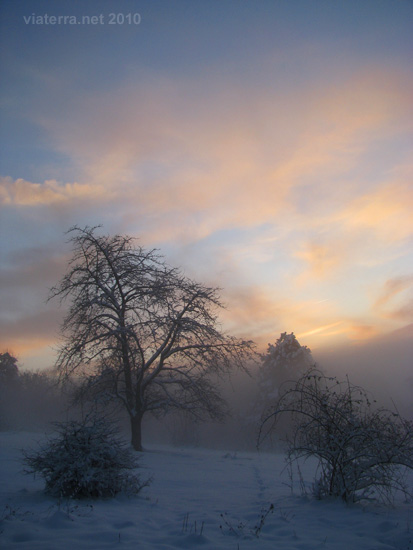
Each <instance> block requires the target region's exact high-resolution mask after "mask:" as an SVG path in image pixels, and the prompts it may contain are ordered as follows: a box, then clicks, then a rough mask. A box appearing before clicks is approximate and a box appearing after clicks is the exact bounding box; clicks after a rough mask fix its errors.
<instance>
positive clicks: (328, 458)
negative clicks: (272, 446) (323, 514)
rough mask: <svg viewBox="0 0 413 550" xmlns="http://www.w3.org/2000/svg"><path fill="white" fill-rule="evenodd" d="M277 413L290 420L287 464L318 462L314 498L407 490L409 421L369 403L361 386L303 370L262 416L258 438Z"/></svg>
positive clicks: (411, 464) (411, 451)
mask: <svg viewBox="0 0 413 550" xmlns="http://www.w3.org/2000/svg"><path fill="white" fill-rule="evenodd" d="M281 413H288V414H291V415H292V418H293V422H294V429H293V434H292V436H291V438H290V439H289V440H288V451H287V460H288V462H289V464H290V466H291V465H292V464H293V463H294V462H296V461H297V460H299V459H307V458H309V457H315V458H316V459H317V461H318V468H317V473H316V478H315V481H314V486H313V491H314V494H315V496H317V497H318V498H324V497H327V496H332V497H341V498H342V499H343V500H345V501H346V502H350V501H351V502H355V501H358V500H362V499H370V498H380V499H382V500H391V497H392V494H393V490H395V489H400V490H403V491H404V492H405V493H407V487H406V486H405V484H404V483H403V473H404V471H405V469H406V468H407V469H413V423H412V422H409V421H407V420H405V419H403V418H401V417H400V415H399V414H398V413H397V411H394V412H393V411H389V410H387V409H383V408H379V407H377V406H376V405H374V403H371V401H370V399H369V397H368V394H367V392H366V391H365V390H364V389H362V388H360V387H358V386H355V385H353V384H351V383H350V382H349V381H348V380H347V381H346V382H339V381H338V380H337V379H336V378H328V377H326V376H324V375H323V374H321V373H320V372H319V371H316V370H311V371H308V372H307V373H306V374H305V375H303V376H302V377H301V378H300V379H299V380H298V381H297V382H296V384H295V385H294V386H293V387H292V388H291V387H290V388H289V389H287V391H286V392H285V393H284V394H282V395H281V397H280V399H279V401H278V403H277V406H276V408H275V409H273V410H272V411H271V412H270V413H269V414H267V416H266V417H265V418H264V419H263V421H262V424H261V428H260V433H259V441H258V443H260V442H261V441H262V440H263V439H265V437H266V436H267V435H268V434H269V433H270V432H271V431H272V430H273V429H274V425H275V424H276V422H277V419H278V417H279V416H280V415H281Z"/></svg>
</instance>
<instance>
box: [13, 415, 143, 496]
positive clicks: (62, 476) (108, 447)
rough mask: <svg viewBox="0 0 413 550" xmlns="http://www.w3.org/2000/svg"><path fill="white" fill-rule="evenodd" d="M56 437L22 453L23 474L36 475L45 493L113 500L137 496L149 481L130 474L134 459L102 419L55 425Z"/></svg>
mask: <svg viewBox="0 0 413 550" xmlns="http://www.w3.org/2000/svg"><path fill="white" fill-rule="evenodd" d="M55 425H56V427H57V435H56V436H55V437H53V438H51V439H49V440H48V441H47V443H46V444H45V445H44V446H43V447H42V448H40V450H39V451H37V452H34V451H26V452H24V453H23V454H24V462H25V464H26V465H27V466H28V469H27V470H26V473H32V474H33V473H34V474H40V475H41V476H42V477H43V478H44V479H45V481H46V487H45V491H46V492H47V493H48V494H51V495H53V496H57V497H71V498H77V499H79V498H88V497H92V498H100V497H113V496H114V495H116V494H117V493H119V492H121V491H126V492H128V493H134V494H136V493H138V492H139V491H140V490H141V489H142V488H143V487H145V486H146V485H148V483H149V481H146V482H141V481H140V478H139V477H138V476H137V475H135V474H132V473H131V470H134V469H136V468H137V467H138V462H137V458H136V457H135V456H134V455H133V453H132V451H131V450H130V449H129V448H128V447H127V445H126V444H125V443H124V442H123V441H122V440H120V439H119V438H118V437H116V435H115V429H114V427H113V425H112V424H109V423H108V422H106V421H104V420H101V419H100V420H93V421H88V420H86V421H85V422H77V421H69V422H59V423H56V424H55Z"/></svg>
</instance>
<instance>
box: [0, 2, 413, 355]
mask: <svg viewBox="0 0 413 550" xmlns="http://www.w3.org/2000/svg"><path fill="white" fill-rule="evenodd" d="M264 4H265V6H264ZM281 4H282V6H281ZM384 4H385V3H383V6H384ZM96 5H97V4H96ZM227 5H228V6H230V5H231V6H235V4H232V3H228V4H227ZM300 5H301V4H300ZM311 5H312V6H315V7H316V8H317V9H316V10H315V12H314V13H313V12H312V10H311V9H310V8H308V7H307V8H306V9H305V11H306V13H307V12H308V13H307V15H305V16H304V8H303V12H302V13H301V12H300V10H298V14H297V15H296V14H295V12H294V10H291V11H290V9H291V8H290V7H289V6H290V3H285V5H284V4H283V3H280V7H278V8H277V6H278V3H274V4H271V6H272V7H270V4H268V5H267V4H266V3H263V4H262V5H261V7H260V8H259V9H258V8H257V10H256V11H255V12H254V13H252V11H251V12H250V13H249V19H248V21H249V24H248V25H247V26H245V25H241V18H240V16H235V14H232V15H233V17H229V16H228V13H229V12H228V13H227V12H226V9H229V8H225V9H224V8H221V7H220V8H218V7H216V8H214V9H218V10H221V9H222V10H223V11H222V12H221V11H220V12H219V13H220V15H221V19H218V18H216V21H215V26H214V32H215V38H214V41H213V40H212V37H210V36H209V35H208V36H207V34H208V33H207V32H206V27H205V21H202V17H201V16H199V15H197V14H195V13H192V15H191V16H189V15H188V16H187V17H188V19H185V16H184V15H183V14H182V13H181V14H180V17H183V19H180V20H179V25H177V19H174V17H177V14H176V13H175V12H174V10H177V9H178V8H177V7H175V8H174V7H170V8H169V9H170V13H171V15H170V19H168V21H169V23H168V24H167V23H166V19H165V13H166V12H165V13H162V14H160V12H159V10H157V9H155V8H152V7H148V8H147V9H148V15H149V14H150V16H151V17H149V18H146V20H147V21H148V23H147V24H148V27H145V26H144V24H143V23H142V27H141V28H140V29H138V30H136V29H135V30H136V31H137V34H136V35H133V33H132V31H131V29H129V30H128V32H126V31H125V33H124V34H123V35H121V34H119V35H118V34H116V33H113V34H111V35H110V37H111V38H110V40H114V41H115V43H116V46H117V48H118V49H117V50H116V49H114V48H111V47H109V46H105V44H104V43H103V42H102V43H101V42H100V40H101V39H102V37H104V36H105V37H106V38H108V36H109V35H108V34H105V33H106V32H107V30H108V29H106V30H105V29H95V31H94V30H93V29H90V30H89V33H90V34H89V35H88V36H89V38H88V37H87V36H86V34H85V35H83V34H81V29H78V30H76V33H77V35H78V38H79V40H78V41H77V42H73V41H70V44H71V46H70V47H72V48H73V53H72V54H70V52H69V50H68V44H69V42H68V40H69V38H68V36H69V35H68V34H67V33H69V32H70V29H60V30H61V33H60V34H59V35H57V34H56V36H55V38H56V50H55V51H54V52H50V53H47V52H48V50H47V49H45V44H43V42H42V41H44V40H45V35H44V34H40V32H44V30H45V29H27V28H26V29H22V28H20V31H19V32H23V30H24V31H25V33H37V34H36V35H35V34H33V36H32V35H31V34H25V37H26V40H28V41H29V42H30V43H31V45H32V47H33V51H36V48H38V51H39V52H40V51H41V52H42V56H43V57H42V56H40V57H39V59H40V61H41V63H40V66H39V67H38V68H37V69H36V70H34V69H29V68H28V62H27V60H26V61H25V62H23V61H22V60H24V59H25V58H24V55H28V56H30V55H31V50H30V51H29V52H28V53H26V54H24V55H23V52H22V50H21V49H20V46H19V45H18V44H16V43H15V42H13V47H12V53H13V55H14V57H13V59H14V63H15V65H14V66H13V71H11V70H10V72H9V73H8V74H9V76H10V81H8V86H7V87H6V95H7V93H8V94H9V95H8V97H7V102H6V104H7V105H8V106H9V110H8V111H7V113H8V114H7V116H8V117H9V118H8V120H9V119H10V128H11V130H10V134H9V136H8V140H4V141H5V142H7V147H9V149H10V155H8V159H13V158H14V157H13V155H15V150H18V147H17V145H16V146H15V149H13V147H12V145H9V143H10V144H13V143H18V142H19V141H20V143H21V144H22V145H23V147H24V148H25V150H32V149H33V147H34V144H33V139H32V138H31V139H30V138H27V137H26V136H27V135H28V134H27V132H26V133H25V132H24V123H26V124H28V125H29V124H30V125H31V126H30V127H36V128H38V129H39V133H40V135H42V136H45V137H44V141H42V143H41V145H42V147H43V148H44V150H43V154H44V155H46V156H47V150H49V152H50V156H51V158H52V156H53V155H54V156H53V159H55V158H56V155H61V157H62V158H64V159H69V160H68V161H67V163H69V164H70V166H69V167H68V166H67V165H65V166H61V167H60V166H59V165H58V164H56V163H55V161H53V164H50V165H48V164H47V163H45V162H44V161H38V163H37V166H36V167H35V168H36V169H35V170H34V169H33V165H31V164H30V163H29V162H27V163H18V162H15V163H14V164H13V162H12V160H8V161H7V162H8V163H7V166H8V167H10V172H8V173H6V174H3V177H2V179H1V180H0V201H1V205H2V208H3V211H4V212H5V215H4V221H2V225H3V228H4V230H3V231H2V233H3V235H7V238H6V239H5V242H4V246H3V250H4V256H5V260H6V261H8V262H10V260H9V256H8V253H9V252H10V250H11V249H13V248H19V249H21V250H26V251H30V250H31V249H32V248H33V246H42V243H44V245H45V246H46V245H47V246H49V245H50V243H51V241H52V242H53V246H54V247H56V249H58V250H59V249H60V248H61V247H62V242H63V240H64V236H63V232H64V231H65V230H67V229H68V228H69V227H70V226H71V225H73V224H75V223H76V224H79V225H85V224H90V225H94V224H97V223H102V224H103V225H104V230H105V231H107V232H115V231H116V232H121V233H129V234H133V235H136V236H138V237H139V238H140V239H141V241H140V242H141V244H143V245H146V246H157V247H159V248H160V249H161V252H164V253H165V254H166V255H167V256H168V259H169V260H170V261H171V262H172V263H174V264H176V265H181V266H183V268H184V269H185V271H186V272H187V274H188V275H193V276H194V277H196V278H198V279H201V280H202V281H205V282H207V283H209V282H210V283H211V284H214V285H217V286H220V287H222V288H223V289H224V290H223V299H224V302H226V303H227V304H228V310H227V311H226V312H225V313H224V314H223V321H224V322H225V324H226V326H228V328H230V329H231V330H234V331H235V332H237V333H238V334H243V335H245V336H247V337H253V338H256V339H257V341H259V342H264V344H265V343H266V342H267V341H274V340H275V339H276V337H277V336H278V335H279V333H280V332H282V331H285V330H287V331H290V332H291V331H294V332H295V333H296V334H298V335H301V337H302V338H303V339H304V342H303V343H308V344H309V345H316V346H318V345H324V344H329V343H331V342H333V341H334V342H335V341H339V340H340V339H341V340H345V341H347V340H357V339H360V338H368V337H370V336H372V335H375V334H380V333H382V332H385V331H389V330H393V329H396V328H398V327H399V326H401V325H402V324H403V323H408V322H411V319H412V317H411V314H412V307H411V301H410V298H409V296H410V295H409V292H410V290H409V288H411V286H410V287H408V286H406V287H403V288H404V290H403V291H401V290H400V291H397V293H396V294H393V295H392V298H389V299H387V298H385V295H386V292H387V291H388V289H389V286H386V285H390V286H391V283H388V282H389V281H394V280H399V279H400V280H403V281H405V280H408V281H410V279H409V277H411V273H412V272H413V265H412V257H411V239H412V236H413V222H412V219H413V218H412V216H411V212H412V211H413V193H412V187H411V173H412V162H411V158H410V157H409V154H408V153H409V150H410V148H411V143H412V125H413V117H412V116H411V115H412V114H411V97H412V96H413V77H412V75H411V72H410V68H409V66H408V65H407V64H405V63H404V62H403V59H404V57H403V56H405V48H404V47H401V46H400V48H399V49H397V47H396V46H397V43H395V42H394V34H393V31H392V30H391V29H392V27H391V26H389V25H388V24H387V21H388V18H389V17H390V18H392V17H393V18H395V21H396V20H397V23H394V24H395V25H396V24H397V25H401V24H404V23H403V21H404V20H405V17H404V18H402V17H401V16H397V14H395V12H394V9H393V7H394V4H393V3H391V4H390V3H389V4H388V9H389V11H387V10H384V11H383V13H385V14H386V17H384V15H382V16H381V17H382V19H380V16H379V11H380V10H379V11H377V10H378V8H377V7H376V3H372V4H370V6H371V9H372V10H373V11H372V12H371V13H370V14H369V15H368V17H367V15H366V13H367V12H368V9H367V8H365V10H366V13H364V12H362V13H361V12H360V6H359V4H358V3H356V2H355V3H354V5H352V4H351V2H350V3H348V2H346V3H345V10H344V8H343V6H344V4H341V3H340V2H339V3H337V4H334V7H333V5H330V7H329V8H328V9H327V8H326V6H325V4H324V3H323V2H318V1H316V0H315V1H314V3H312V4H311ZM214 6H218V4H216V5H215V4H214ZM390 6H391V8H390ZM264 8H265V9H264ZM16 9H17V8H16ZM200 9H201V8H200ZM237 9H240V10H241V11H244V10H246V11H248V12H249V8H248V7H247V6H246V5H245V6H243V7H239V4H238V3H237ZM380 9H384V8H383V7H382V8H380ZM404 9H407V8H404ZM151 10H154V11H153V12H152V11H151ZM324 10H326V11H324ZM343 10H344V11H343ZM178 11H179V10H178ZM212 11H213V10H212ZM344 12H345V13H344ZM168 13H169V12H168ZM174 13H175V16H174V15H173V14H174ZM237 13H238V12H237ZM380 13H381V12H380ZM363 14H364V15H363ZM143 15H144V14H143ZM161 15H162V17H161ZM238 15H239V14H238ZM316 15H317V17H316ZM227 16H228V17H227ZM307 17H308V18H309V20H308V23H307ZM189 20H191V22H192V23H191V24H192V26H188V27H187V28H191V29H192V31H193V33H194V34H193V37H192V39H193V41H194V42H193V48H192V49H191V48H188V44H187V43H185V45H184V44H183V42H182V36H181V35H180V33H181V32H182V31H181V30H179V29H182V28H184V27H183V25H184V23H185V22H188V21H189ZM142 21H145V17H143V19H142ZM268 21H271V22H272V23H271V25H269V23H268ZM310 23H311V25H310ZM314 23H317V25H314ZM175 24H176V25H177V26H176V28H175V27H174V25H175ZM150 25H152V26H150ZM240 25H241V26H242V30H243V32H244V34H243V38H242V37H241V36H240V35H239V32H240V29H241V26H240ZM254 25H255V26H254ZM274 25H276V26H277V29H278V30H279V33H276V32H274ZM346 25H348V27H346ZM158 26H159V28H158ZM178 27H179V29H178ZM246 27H248V29H247V28H246ZM270 27H271V28H270ZM253 28H255V29H260V31H258V30H255V31H253V30H252V29H253ZM333 29H335V33H332V30H333ZM355 29H359V32H360V35H358V34H357V32H358V31H356V30H355ZM403 29H404V27H403ZM49 30H50V29H49ZM112 30H113V29H112ZM161 30H162V32H163V33H166V34H164V36H162V33H161ZM316 30H317V32H316ZM149 31H150V32H149ZM192 31H191V32H192ZM235 31H238V34H237V33H236V32H235ZM50 32H51V33H53V32H54V31H53V29H51V30H50ZM94 32H96V33H97V34H96V36H95V35H94V34H93V33H94ZM188 32H189V31H188ZM403 32H404V31H403ZM79 33H80V34H79ZM231 33H233V34H231ZM354 33H356V35H354ZM17 34H18V33H17ZM334 34H335V35H336V36H333V35H334ZM258 36H259V40H258ZM377 36H380V44H385V46H386V47H387V48H388V49H387V50H384V49H383V50H380V47H381V46H380V44H377V48H378V49H377V48H376V49H374V51H373V50H372V49H371V47H370V44H371V43H374V40H373V39H374V38H375V37H377ZM400 36H404V34H403V33H402V34H401V30H398V33H397V37H398V39H400V40H401V38H400ZM406 36H407V34H406ZM30 37H31V38H30ZM166 37H168V40H169V42H168V43H167V42H166ZM200 37H203V38H202V40H201V38H200ZM248 37H250V40H251V42H248ZM72 38H73V37H72ZM229 38H231V41H230V43H229V42H228V40H229ZM241 38H242V39H241ZM252 38H254V40H252ZM94 40H96V42H93V41H94ZM404 40H407V39H404ZM65 41H66V42H65ZM89 41H90V43H91V45H92V46H93V47H91V48H89ZM135 41H136V42H135ZM141 41H142V42H141ZM245 41H247V42H245ZM354 41H355V42H354ZM370 41H371V42H370ZM212 42H213V43H212ZM353 43H354V49H353V46H352V44H353ZM111 44H112V43H111ZM131 44H132V45H133V47H131ZM226 44H228V46H225V45H226ZM257 44H258V45H257ZM287 44H288V47H287ZM97 45H99V48H98V46H97ZM184 46H185V47H184ZM247 46H248V47H247ZM355 46H357V48H356V47H355ZM211 48H212V49H211ZM383 48H384V46H383ZM395 48H396V49H395ZM115 50H116V51H118V52H122V56H123V57H122V59H123V60H124V63H125V64H124V65H123V69H121V68H119V67H118V66H119V59H120V58H119V57H117V58H116V60H115V59H114V57H113V55H114V53H113V52H114V51H115ZM379 50H380V51H379ZM97 52H99V54H100V55H101V56H102V55H103V57H104V56H106V57H104V58H105V60H106V63H107V65H108V67H112V69H113V70H114V72H112V73H111V74H109V72H108V73H106V72H105V71H104V69H102V72H100V73H98V70H97V68H96V65H95V63H96V60H97ZM162 52H163V53H162ZM214 52H215V53H214ZM356 52H357V55H356ZM75 53H76V55H77V56H78V57H79V59H81V60H82V62H81V64H80V66H79V67H78V68H77V69H76V70H75V65H76V64H75V63H74V59H75V58H74V56H75ZM218 53H219V54H220V55H218ZM132 54H133V55H132ZM144 54H145V55H146V56H147V57H145V58H144V57H143V56H144ZM201 54H202V55H201ZM39 55H40V54H39ZM118 55H120V54H119V53H118ZM56 57H57V58H58V59H59V60H63V59H64V60H66V62H67V65H66V70H65V71H63V70H62V69H59V70H58V71H57V72H56V63H55V61H56ZM72 58H73V59H72ZM143 59H144V60H145V62H143V61H142V60H143ZM396 59H397V60H398V61H397V62H395V60H396ZM167 60H168V62H167ZM223 60H225V61H223ZM52 61H53V62H52ZM229 61H230V63H229ZM247 61H249V62H248V63H247ZM114 67H118V68H117V69H116V70H115V69H114ZM125 67H128V71H126V69H125ZM7 68H8V67H6V69H7ZM87 69H88V70H87ZM122 71H123V72H122ZM126 73H127V74H126ZM16 75H18V76H16ZM113 75H115V76H116V77H115V76H113ZM86 76H87V77H86ZM20 82H24V83H25V87H24V90H26V91H23V88H22V87H21V86H20V87H19V86H18V84H19V83H20ZM28 90H30V91H28ZM40 130H41V131H40ZM20 143H19V146H20ZM16 158H17V157H16ZM42 158H43V157H42ZM67 163H66V164H67ZM33 171H34V172H36V173H38V172H42V173H46V174H47V176H46V177H45V178H44V181H43V180H41V179H39V178H37V177H34V176H32V173H33ZM70 172H71V173H73V178H72V179H70V178H67V177H66V176H65V174H68V173H70ZM10 174H13V177H11V176H10ZM40 181H43V182H42V183H40ZM45 227H48V228H49V233H50V235H49V236H48V237H47V238H46V237H45V229H44V228H45ZM68 252H69V251H68V250H67V249H65V252H64V253H65V254H68ZM42 262H43V264H42V267H44V268H45V269H47V260H44V258H43V259H42ZM10 269H12V268H10ZM14 269H15V271H16V273H17V272H18V269H19V266H18V265H15V266H14ZM32 269H33V272H36V270H37V269H38V266H37V265H36V260H34V261H33V264H32ZM53 273H55V272H53ZM25 277H26V278H25V280H24V281H22V283H21V285H22V288H23V285H24V288H25V292H27V290H28V289H29V288H30V287H31V279H30V273H29V272H27V274H26V275H25ZM46 279H47V284H48V285H52V284H54V283H56V280H51V279H52V277H50V280H49V278H47V277H46ZM409 284H410V283H409ZM4 288H5V293H7V292H8V290H7V285H6V286H5V287H4ZM13 292H16V293H18V290H16V288H14V290H13ZM40 294H41V299H40V300H39V306H38V307H39V308H40V309H41V308H42V306H41V302H42V301H43V299H44V297H45V295H46V294H47V289H46V288H44V289H40V287H39V286H33V295H36V296H40ZM5 303H7V304H8V305H7V308H8V311H9V313H10V309H11V308H12V306H11V305H10V302H9V300H5ZM28 310H29V308H26V310H25V311H24V312H22V313H21V320H22V322H23V321H24V319H25V318H28V317H29V316H30V311H28ZM7 315H8V313H7V311H6V310H4V316H5V317H4V318H7ZM24 327H25V334H26V335H27V337H28V338H29V337H30V329H29V327H28V326H27V325H24ZM7 334H8V339H10V338H12V333H11V332H10V331H9V332H8V333H7ZM54 338H55V335H51V336H50V343H53V342H54ZM16 341H17V340H16ZM1 343H2V344H3V342H1ZM4 345H6V346H7V345H8V341H4ZM16 345H18V346H19V345H20V344H16ZM16 353H18V350H16Z"/></svg>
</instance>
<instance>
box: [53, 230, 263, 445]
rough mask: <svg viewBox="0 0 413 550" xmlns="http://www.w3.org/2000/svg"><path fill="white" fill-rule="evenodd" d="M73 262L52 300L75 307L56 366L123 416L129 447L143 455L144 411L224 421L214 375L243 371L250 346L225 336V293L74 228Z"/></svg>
mask: <svg viewBox="0 0 413 550" xmlns="http://www.w3.org/2000/svg"><path fill="white" fill-rule="evenodd" d="M70 235H71V238H70V242H71V243H72V246H73V256H72V258H71V260H70V262H69V266H68V271H67V273H66V275H65V276H64V277H63V279H62V280H61V282H60V284H59V285H58V286H56V287H55V288H53V289H52V291H51V297H59V298H60V299H61V300H63V301H64V300H69V301H70V307H69V310H68V313H67V315H66V317H65V319H64V322H63V325H62V336H63V343H62V345H61V347H60V350H59V355H58V359H57V367H58V368H59V370H60V372H61V374H62V375H64V376H70V375H71V374H72V373H75V372H78V373H79V372H82V373H83V374H87V375H88V377H89V378H88V380H89V384H92V385H93V386H94V388H95V389H97V392H98V393H100V392H104V393H105V394H106V396H108V397H109V398H110V399H117V400H118V401H120V402H121V403H122V405H123V406H124V407H125V409H126V410H127V412H128V414H129V417H130V421H131V430H132V444H133V446H134V447H135V448H136V449H138V450H141V449H142V443H141V421H142V418H143V415H144V414H145V413H146V412H148V411H149V412H153V413H157V412H158V413H160V412H163V413H165V412H167V411H168V410H170V409H172V408H178V409H184V410H186V411H188V412H189V413H191V414H193V415H196V416H202V415H205V414H206V415H208V416H210V417H212V418H220V417H221V416H222V412H223V401H222V399H221V397H220V394H219V391H218V388H217V386H216V383H215V381H214V379H213V378H212V375H218V376H220V375H223V374H224V373H228V372H229V371H230V370H231V369H232V367H234V366H237V367H240V368H246V366H247V362H248V360H249V358H250V357H251V355H252V353H253V344H252V342H250V341H245V340H242V339H238V338H235V337H232V336H229V335H227V334H225V333H224V332H223V331H222V330H221V328H220V326H219V324H218V318H217V311H218V310H219V309H220V308H222V307H223V305H222V303H221V301H220V298H219V289H217V288H212V287H208V286H205V285H203V284H200V283H197V282H195V281H192V280H191V279H189V278H188V277H186V276H184V275H183V274H182V273H181V271H180V270H179V269H177V268H174V267H171V266H169V265H168V264H167V263H166V261H165V259H164V258H163V257H162V256H161V255H160V254H159V253H158V252H157V251H156V250H153V249H152V250H146V249H145V248H143V247H141V246H138V245H137V244H136V241H135V239H133V238H132V237H130V236H121V235H115V236H99V235H97V228H90V227H86V228H79V227H74V228H73V229H71V230H70Z"/></svg>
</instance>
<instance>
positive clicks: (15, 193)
mask: <svg viewBox="0 0 413 550" xmlns="http://www.w3.org/2000/svg"><path fill="white" fill-rule="evenodd" d="M104 194H105V190H104V189H103V187H101V186H100V187H99V186H92V185H87V184H79V183H62V182H58V181H56V180H46V181H45V182H44V183H32V182H29V181H26V180H23V179H21V178H19V179H17V180H13V179H12V178H10V177H5V178H0V204H3V205H5V206H6V205H10V204H14V205H18V206H39V205H52V204H56V203H63V202H69V201H74V200H89V199H96V197H98V196H100V197H101V196H102V195H104Z"/></svg>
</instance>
